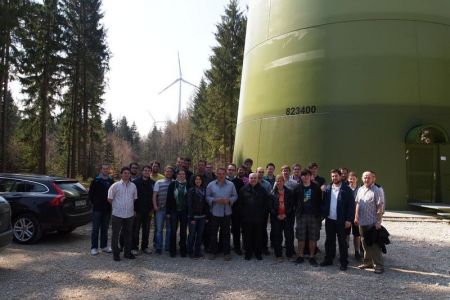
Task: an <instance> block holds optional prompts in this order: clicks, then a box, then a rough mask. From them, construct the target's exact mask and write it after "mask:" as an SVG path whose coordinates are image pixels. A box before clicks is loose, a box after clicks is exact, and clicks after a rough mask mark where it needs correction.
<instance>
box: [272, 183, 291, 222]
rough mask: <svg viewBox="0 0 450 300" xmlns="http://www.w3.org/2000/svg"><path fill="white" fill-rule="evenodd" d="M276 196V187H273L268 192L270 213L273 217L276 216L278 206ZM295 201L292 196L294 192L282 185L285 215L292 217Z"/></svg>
mask: <svg viewBox="0 0 450 300" xmlns="http://www.w3.org/2000/svg"><path fill="white" fill-rule="evenodd" d="M278 196H279V194H278V189H277V188H276V187H275V188H274V189H273V190H272V192H271V194H270V214H271V215H272V216H274V217H277V216H278V208H279V206H280V202H279V200H278ZM295 203H296V199H295V198H294V192H293V191H291V190H290V189H288V188H287V187H284V208H285V211H286V217H294V215H295Z"/></svg>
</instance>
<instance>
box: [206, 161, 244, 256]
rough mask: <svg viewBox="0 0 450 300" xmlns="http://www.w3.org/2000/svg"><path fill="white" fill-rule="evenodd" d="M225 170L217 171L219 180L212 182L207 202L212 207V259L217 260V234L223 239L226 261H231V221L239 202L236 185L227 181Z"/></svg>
mask: <svg viewBox="0 0 450 300" xmlns="http://www.w3.org/2000/svg"><path fill="white" fill-rule="evenodd" d="M225 172H226V170H225V168H219V169H217V173H216V176H217V179H216V180H214V181H211V182H210V183H209V184H208V187H207V188H206V200H208V203H209V206H210V207H211V223H210V225H209V226H211V227H210V234H211V236H210V248H211V252H212V255H211V257H210V259H215V258H216V254H217V232H218V230H219V229H220V235H221V237H222V238H223V253H224V255H225V260H230V259H231V256H230V220H231V213H232V210H231V206H232V205H233V203H234V202H235V201H236V200H237V193H236V188H235V187H234V184H233V183H232V182H231V181H228V180H225Z"/></svg>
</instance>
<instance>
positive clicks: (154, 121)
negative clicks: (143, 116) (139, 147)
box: [147, 109, 156, 123]
mask: <svg viewBox="0 0 450 300" xmlns="http://www.w3.org/2000/svg"><path fill="white" fill-rule="evenodd" d="M147 113H148V114H149V115H150V117H151V118H152V119H153V123H156V120H155V117H153V115H152V113H151V112H150V111H149V110H148V109H147Z"/></svg>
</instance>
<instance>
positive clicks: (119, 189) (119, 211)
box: [108, 167, 137, 261]
mask: <svg viewBox="0 0 450 300" xmlns="http://www.w3.org/2000/svg"><path fill="white" fill-rule="evenodd" d="M120 174H121V177H122V179H121V180H120V181H118V182H116V183H114V184H113V185H111V187H110V188H109V190H108V202H109V203H111V206H112V237H111V246H112V249H113V254H114V256H113V258H114V260H115V261H120V256H119V254H120V250H119V233H120V232H121V231H122V233H123V237H124V242H125V245H124V246H125V249H124V257H125V258H129V259H134V258H135V256H134V255H133V254H131V238H132V234H133V219H134V201H135V200H136V199H137V189H136V185H134V183H132V182H131V181H130V176H131V172H130V168H129V167H123V168H122V169H121V170H120Z"/></svg>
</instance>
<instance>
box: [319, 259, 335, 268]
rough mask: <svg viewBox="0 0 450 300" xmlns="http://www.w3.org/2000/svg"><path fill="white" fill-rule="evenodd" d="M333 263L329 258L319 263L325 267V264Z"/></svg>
mask: <svg viewBox="0 0 450 300" xmlns="http://www.w3.org/2000/svg"><path fill="white" fill-rule="evenodd" d="M332 264H333V262H332V261H329V260H324V261H323V262H321V263H320V266H321V267H327V266H331V265H332Z"/></svg>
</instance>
